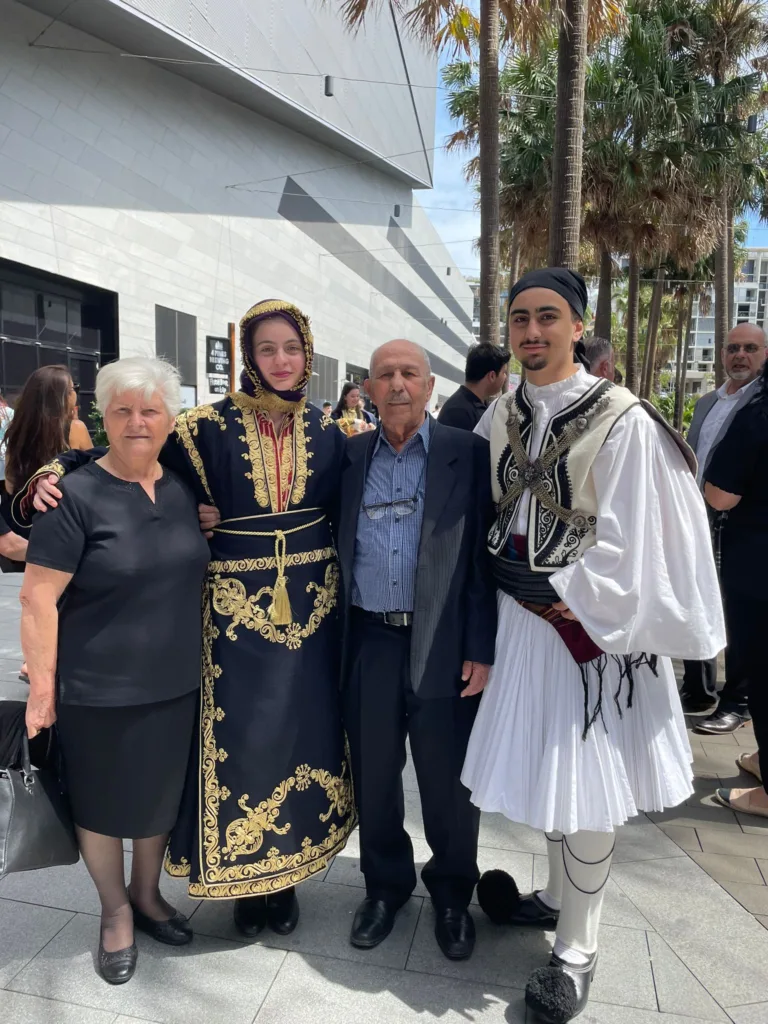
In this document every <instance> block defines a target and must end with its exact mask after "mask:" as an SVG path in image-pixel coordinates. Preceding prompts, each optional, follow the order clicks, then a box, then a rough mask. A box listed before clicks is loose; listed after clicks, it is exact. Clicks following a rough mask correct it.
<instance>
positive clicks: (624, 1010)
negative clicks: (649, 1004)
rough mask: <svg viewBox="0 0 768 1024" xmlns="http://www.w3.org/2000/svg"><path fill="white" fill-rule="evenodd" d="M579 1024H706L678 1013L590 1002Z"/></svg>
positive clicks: (699, 1018) (578, 1018) (697, 1018)
mask: <svg viewBox="0 0 768 1024" xmlns="http://www.w3.org/2000/svg"><path fill="white" fill-rule="evenodd" d="M576 1019H577V1020H578V1022H579V1024H704V1020H702V1019H701V1017H690V1016H682V1015H680V1014H677V1013H664V1014H661V1013H657V1012H656V1011H655V1010H638V1009H636V1008H635V1007H633V1006H610V1005H608V1004H607V1003H598V1002H596V1001H595V1000H590V1002H589V1005H588V1006H587V1008H586V1010H585V1011H584V1013H583V1014H582V1015H581V1016H580V1017H577V1018H576Z"/></svg>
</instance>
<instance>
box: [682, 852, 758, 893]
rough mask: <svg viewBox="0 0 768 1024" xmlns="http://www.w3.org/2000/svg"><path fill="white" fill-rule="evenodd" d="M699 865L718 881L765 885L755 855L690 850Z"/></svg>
mask: <svg viewBox="0 0 768 1024" xmlns="http://www.w3.org/2000/svg"><path fill="white" fill-rule="evenodd" d="M690 856H691V857H692V858H693V860H695V861H696V863H697V864H698V865H699V867H702V868H704V870H705V871H706V872H707V874H708V875H710V876H711V877H712V878H714V880H715V881H716V882H720V883H721V884H722V883H724V882H750V883H752V884H753V885H763V884H764V882H763V876H762V875H761V874H760V869H759V868H758V866H757V861H756V860H755V858H754V857H736V856H729V855H728V854H725V853H697V852H696V851H695V850H693V851H691V852H690Z"/></svg>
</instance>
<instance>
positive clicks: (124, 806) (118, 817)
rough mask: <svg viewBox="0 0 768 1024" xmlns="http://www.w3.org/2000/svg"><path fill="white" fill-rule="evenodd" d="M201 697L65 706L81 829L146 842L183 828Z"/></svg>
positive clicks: (66, 746) (68, 767)
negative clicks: (181, 817)
mask: <svg viewBox="0 0 768 1024" xmlns="http://www.w3.org/2000/svg"><path fill="white" fill-rule="evenodd" d="M198 701H199V696H198V692H197V691H196V690H195V691H193V692H192V693H187V694H184V696H183V697H176V698H174V699H173V700H167V701H163V702H162V703H159V704H136V705H133V706H131V707H118V708H102V707H86V706H83V705H79V704H60V705H59V706H58V708H57V712H56V713H57V726H58V732H59V739H60V743H61V752H62V762H63V771H64V781H65V784H66V787H67V792H68V795H69V799H70V803H71V806H72V817H73V818H74V821H75V824H76V825H79V826H80V827H81V828H85V829H88V831H90V832H97V833H99V835H105V836H115V837H117V838H120V839H146V838H148V837H149V836H157V835H160V834H161V833H163V832H170V830H171V829H172V828H173V826H174V824H175V823H176V818H177V816H178V813H179V804H180V802H181V793H182V789H183V786H184V777H185V774H186V771H187V761H188V759H189V751H190V746H191V743H192V734H193V730H194V728H195V725H196V722H197V710H198Z"/></svg>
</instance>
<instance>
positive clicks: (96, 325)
mask: <svg viewBox="0 0 768 1024" xmlns="http://www.w3.org/2000/svg"><path fill="white" fill-rule="evenodd" d="M339 8H340V3H339V2H337V0H327V2H325V3H321V2H316V0H72V2H70V3H66V2H65V0H25V2H23V3H19V2H14V0H0V391H3V392H4V393H8V394H10V395H11V397H13V395H14V394H15V393H17V392H18V390H19V388H20V387H21V385H22V384H23V382H24V380H25V379H26V377H27V375H28V374H29V372H30V371H31V370H33V369H35V367H36V366H39V365H42V364H44V363H52V362H57V363H61V362H65V363H68V365H69V366H70V367H71V369H72V372H73V375H74V376H75V378H76V381H77V382H78V383H79V384H80V387H81V393H82V398H81V406H84V407H85V408H88V400H89V397H90V393H91V392H92V388H93V379H94V373H95V369H96V367H97V366H98V365H99V364H100V363H101V362H103V361H105V360H108V359H110V358H114V357H115V356H116V355H129V354H137V353H155V352H157V353H160V354H163V355H165V356H167V357H170V358H172V359H173V360H174V361H175V362H176V363H177V365H178V366H179V367H180V369H181V372H182V375H183V378H184V384H185V387H186V389H187V401H188V402H189V403H190V404H192V403H194V402H196V401H198V402H199V401H205V400H207V399H209V398H210V397H211V393H212V392H216V391H218V384H217V383H216V380H215V379H212V380H211V379H209V376H208V373H209V372H210V371H211V370H215V369H216V367H215V366H213V365H207V364H210V359H207V358H206V354H207V353H209V352H210V350H212V349H213V347H214V346H215V344H216V339H220V338H226V337H227V332H228V324H229V323H231V322H236V321H238V320H239V318H240V317H241V316H242V314H243V313H244V312H245V311H246V310H247V309H248V308H249V307H250V306H251V305H252V304H253V303H254V302H256V301H257V300H259V299H263V298H285V299H289V300H291V301H294V302H296V303H297V304H298V305H299V306H301V307H302V309H304V310H305V311H306V312H307V313H308V314H309V315H310V316H311V318H312V322H313V328H314V333H315V338H316V344H317V351H318V353H319V357H318V359H317V361H316V366H315V369H316V371H317V375H316V376H315V378H314V380H313V383H312V390H311V394H312V397H313V398H314V399H316V400H321V399H331V400H335V398H336V397H337V395H338V390H339V386H340V383H341V382H343V381H344V380H345V379H347V378H349V377H353V376H358V377H359V376H360V375H361V374H362V373H363V372H364V371H365V368H366V367H367V365H368V359H369V356H370V353H371V351H372V349H373V348H374V347H375V346H376V345H377V344H380V343H381V342H383V341H385V340H387V339H389V338H393V337H409V338H411V339H413V340H414V341H417V342H419V343H420V344H422V345H423V346H424V348H425V349H426V350H427V351H428V352H429V353H430V356H431V359H432V366H433V370H434V371H435V373H436V375H437V378H438V386H437V389H436V391H437V392H438V394H439V395H441V396H442V397H445V396H447V395H449V394H451V392H452V391H453V390H455V388H456V387H457V385H458V383H460V382H461V381H462V380H463V376H464V375H463V368H464V360H465V355H466V351H467V347H468V345H469V344H471V343H472V341H473V333H472V302H473V297H472V292H471V290H470V288H469V286H468V284H467V283H466V282H465V281H464V279H463V278H462V276H461V274H460V273H459V271H458V270H457V268H456V266H455V265H454V263H453V261H452V260H451V258H450V256H449V255H448V252H447V250H446V248H445V247H444V245H443V244H442V242H441V240H440V238H439V236H438V235H437V233H436V231H435V230H434V228H433V227H432V225H431V223H430V221H429V219H428V217H427V215H426V213H425V212H424V211H423V210H422V208H421V206H420V205H419V202H418V199H417V198H416V194H417V192H418V190H423V189H428V188H430V186H431V184H432V164H433V159H432V158H433V147H434V145H435V143H434V124H435V106H436V101H437V100H436V98H437V96H438V93H437V91H436V90H435V88H434V87H435V84H436V72H437V69H436V62H435V59H434V57H433V56H431V55H428V54H426V53H425V52H424V51H423V50H422V49H421V47H420V46H419V44H418V43H417V42H416V41H415V40H414V39H413V38H410V37H409V36H408V35H407V34H405V33H404V32H403V31H402V30H401V28H400V27H399V26H398V23H397V22H396V20H395V18H394V16H393V15H392V13H391V10H390V8H389V5H381V9H380V11H379V14H378V15H377V16H376V17H372V18H371V20H370V21H369V23H368V24H367V25H366V27H365V30H364V31H361V32H360V33H358V34H356V35H351V34H349V33H348V32H346V31H345V30H344V28H343V26H342V24H341V20H340V17H339ZM219 369H220V367H219Z"/></svg>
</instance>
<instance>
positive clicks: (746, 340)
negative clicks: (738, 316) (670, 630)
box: [680, 324, 766, 735]
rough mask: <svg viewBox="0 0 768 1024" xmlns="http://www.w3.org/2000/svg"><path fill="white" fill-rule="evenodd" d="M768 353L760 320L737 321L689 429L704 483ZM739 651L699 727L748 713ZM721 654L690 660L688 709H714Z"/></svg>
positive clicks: (719, 730)
mask: <svg viewBox="0 0 768 1024" xmlns="http://www.w3.org/2000/svg"><path fill="white" fill-rule="evenodd" d="M765 355H766V336H765V332H764V331H763V329H762V327H758V326H757V324H738V325H737V326H736V327H734V328H733V330H732V331H731V332H730V333H729V335H728V339H727V341H726V344H725V346H724V348H723V367H724V369H725V373H726V378H727V379H726V381H725V383H724V384H723V385H722V386H721V387H719V388H718V389H717V390H716V391H711V392H710V393H709V394H706V395H704V396H702V397H701V398H700V399H699V400H698V402H697V403H696V405H695V407H694V412H693V420H692V421H691V426H690V429H689V431H688V443H689V444H690V446H691V447H692V448H693V450H694V451H695V452H696V458H697V459H698V462H699V472H698V477H697V481H698V484H699V486H700V487H701V486H702V485H703V479H704V471H705V469H706V468H707V466H708V465H709V463H710V461H711V459H712V456H713V455H714V452H715V449H716V448H717V446H718V444H719V443H720V441H722V439H723V437H725V434H726V432H727V430H728V427H729V425H730V423H731V420H732V419H733V417H734V415H735V414H736V412H737V410H738V409H741V408H742V406H744V405H746V404H747V402H749V401H750V399H751V397H752V395H753V394H754V392H755V385H756V381H757V378H758V377H759V376H760V371H761V370H762V367H763V363H764V361H765ZM737 653H738V652H733V651H730V652H728V653H727V655H726V678H727V682H726V684H725V687H724V688H723V691H722V693H721V694H720V703H719V705H718V707H717V710H716V711H715V712H714V713H713V714H711V715H708V716H707V717H706V718H704V719H702V720H701V721H700V722H699V723H698V724H697V725H696V727H695V728H696V731H697V732H703V733H710V734H715V735H720V734H723V733H729V732H734V731H735V730H736V729H738V728H739V727H740V726H741V725H743V724H744V722H745V721H747V720H748V718H749V712H748V710H747V686H748V683H747V679H746V678H744V673H743V672H741V670H740V669H739V666H738V657H737V656H736V655H737ZM716 684H717V658H713V659H712V660H711V661H686V662H685V674H684V676H683V689H682V692H681V694H680V696H681V699H682V701H683V709H684V710H685V711H687V712H697V711H707V710H710V709H711V708H712V707H713V705H714V703H715V701H716V700H717V690H716Z"/></svg>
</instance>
